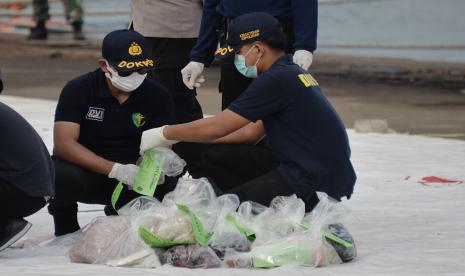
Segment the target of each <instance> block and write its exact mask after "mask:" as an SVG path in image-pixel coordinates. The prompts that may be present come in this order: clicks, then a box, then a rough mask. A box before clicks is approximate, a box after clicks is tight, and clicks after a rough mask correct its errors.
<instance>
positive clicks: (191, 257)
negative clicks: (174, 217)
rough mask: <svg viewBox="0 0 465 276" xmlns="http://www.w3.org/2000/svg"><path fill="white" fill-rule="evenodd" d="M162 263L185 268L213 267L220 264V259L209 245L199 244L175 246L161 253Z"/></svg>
mask: <svg viewBox="0 0 465 276" xmlns="http://www.w3.org/2000/svg"><path fill="white" fill-rule="evenodd" d="M161 259H162V261H163V263H164V264H171V265H173V266H178V267H186V268H215V267H220V266H221V260H220V259H219V258H218V256H216V254H215V252H214V251H213V250H212V249H211V248H210V247H203V246H200V245H190V246H176V247H172V248H170V249H168V250H166V252H165V253H164V254H163V257H162V258H161Z"/></svg>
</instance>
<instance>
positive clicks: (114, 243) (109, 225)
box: [69, 216, 160, 267]
mask: <svg viewBox="0 0 465 276" xmlns="http://www.w3.org/2000/svg"><path fill="white" fill-rule="evenodd" d="M83 232H84V235H83V236H82V238H81V239H80V240H78V241H76V243H75V244H74V245H73V246H72V247H71V249H70V251H69V257H70V259H71V261H72V262H77V263H89V264H105V263H107V262H110V263H111V262H112V260H117V259H122V260H120V261H119V262H113V265H118V266H137V265H138V264H140V263H141V262H144V261H145V264H144V265H143V267H156V266H159V265H160V262H159V261H158V257H157V256H156V254H155V251H153V250H152V249H151V248H149V247H148V246H147V245H146V244H145V243H144V242H143V241H142V240H141V239H140V238H139V236H138V235H137V233H136V232H134V231H133V230H132V227H131V222H130V220H128V218H127V217H121V216H120V217H116V216H111V217H100V218H97V219H95V220H94V221H93V222H92V223H90V224H89V225H88V226H87V227H86V228H85V229H84V230H83ZM149 250H150V251H149ZM141 251H142V252H145V254H144V256H142V257H141V256H138V257H137V259H134V257H135V254H139V255H140V252H141ZM131 256H132V257H131ZM147 259H151V261H150V262H149V261H147Z"/></svg>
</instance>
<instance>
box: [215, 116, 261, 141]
mask: <svg viewBox="0 0 465 276" xmlns="http://www.w3.org/2000/svg"><path fill="white" fill-rule="evenodd" d="M263 137H265V128H264V127H263V122H262V121H261V120H259V121H257V122H256V123H252V122H251V123H249V124H247V125H245V126H243V127H242V128H240V129H238V130H236V131H234V132H233V133H231V134H229V135H226V136H224V137H221V138H219V139H216V140H213V141H210V142H209V143H210V144H248V145H255V144H257V143H258V142H260V140H261V139H263Z"/></svg>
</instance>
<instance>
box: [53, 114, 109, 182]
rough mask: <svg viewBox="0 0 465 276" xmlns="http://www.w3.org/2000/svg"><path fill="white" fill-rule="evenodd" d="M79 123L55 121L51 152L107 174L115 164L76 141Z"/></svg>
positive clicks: (86, 167) (81, 165)
mask: <svg viewBox="0 0 465 276" xmlns="http://www.w3.org/2000/svg"><path fill="white" fill-rule="evenodd" d="M79 132H80V125H79V124H77V123H73V122H65V121H57V122H55V125H54V128H53V140H54V147H53V154H54V155H55V156H56V157H59V158H61V159H63V160H66V161H68V162H70V163H73V164H76V165H78V166H80V167H83V168H85V169H88V170H90V171H93V172H96V173H100V174H105V175H108V174H109V173H110V171H111V169H112V167H113V165H114V164H115V163H114V162H112V161H109V160H106V159H105V158H102V157H100V156H98V155H97V154H95V153H94V152H92V151H91V150H89V149H88V148H86V147H85V146H83V145H82V144H80V143H79V142H78V139H79Z"/></svg>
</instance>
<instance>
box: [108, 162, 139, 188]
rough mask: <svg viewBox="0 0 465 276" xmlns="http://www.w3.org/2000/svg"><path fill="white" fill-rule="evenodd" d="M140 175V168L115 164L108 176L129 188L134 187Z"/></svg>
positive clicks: (132, 165)
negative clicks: (137, 176) (138, 174)
mask: <svg viewBox="0 0 465 276" xmlns="http://www.w3.org/2000/svg"><path fill="white" fill-rule="evenodd" d="M137 173H139V167H138V166H136V165H134V164H127V165H123V164H120V163H115V164H114V165H113V167H112V168H111V172H110V173H109V174H108V177H109V178H115V179H117V180H118V181H121V182H123V183H124V184H126V185H128V186H131V187H132V186H134V181H135V180H136V175H137Z"/></svg>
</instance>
